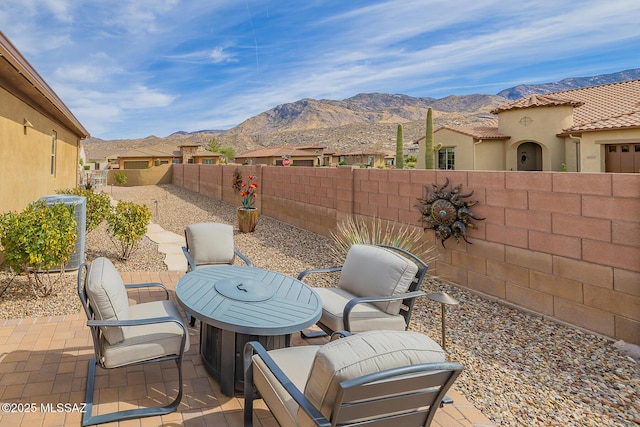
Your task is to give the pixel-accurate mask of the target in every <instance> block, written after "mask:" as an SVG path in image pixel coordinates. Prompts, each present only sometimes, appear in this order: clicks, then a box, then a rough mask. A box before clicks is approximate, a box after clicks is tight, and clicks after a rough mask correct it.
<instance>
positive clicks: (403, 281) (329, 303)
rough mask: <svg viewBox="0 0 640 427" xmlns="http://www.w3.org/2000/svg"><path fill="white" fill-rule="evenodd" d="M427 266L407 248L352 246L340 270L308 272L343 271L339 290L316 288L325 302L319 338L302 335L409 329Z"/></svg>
mask: <svg viewBox="0 0 640 427" xmlns="http://www.w3.org/2000/svg"><path fill="white" fill-rule="evenodd" d="M427 268H428V266H427V264H425V263H424V262H423V261H422V260H421V259H420V258H419V257H417V256H416V255H414V254H412V253H411V252H408V251H406V250H404V249H401V248H398V247H395V246H390V245H382V244H381V245H359V244H357V245H353V246H351V248H350V249H349V251H348V252H347V257H346V259H345V261H344V265H343V266H342V267H334V268H323V269H314V270H305V271H303V272H301V273H300V274H299V275H298V280H302V279H303V278H304V277H305V276H306V275H308V274H310V273H330V272H340V278H339V279H338V287H337V288H336V287H333V288H321V287H314V288H313V289H314V290H315V291H316V292H317V293H318V294H319V295H320V298H321V299H322V317H321V318H320V320H319V321H318V323H317V325H318V326H319V327H320V329H322V331H318V332H320V334H318V333H313V332H311V333H303V336H304V337H305V338H310V337H314V336H319V335H322V334H324V333H329V334H330V333H331V332H333V331H339V330H346V331H349V332H362V331H368V330H375V329H387V330H397V331H403V330H406V329H407V328H408V327H409V322H410V321H411V312H412V310H413V305H414V302H415V299H416V298H417V297H419V296H422V295H425V293H424V292H423V291H421V290H420V286H421V284H422V281H423V279H424V277H425V275H426V273H427Z"/></svg>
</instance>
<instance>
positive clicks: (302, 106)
mask: <svg viewBox="0 0 640 427" xmlns="http://www.w3.org/2000/svg"><path fill="white" fill-rule="evenodd" d="M637 78H640V69H634V70H626V71H621V72H619V73H612V74H604V75H600V76H593V77H572V78H567V79H564V80H561V81H559V82H556V83H545V84H535V85H519V86H515V87H512V88H509V89H505V90H503V91H501V92H499V93H498V94H497V95H484V94H475V95H465V96H455V95H451V96H447V97H445V98H441V99H435V98H414V97H411V96H408V95H402V94H385V93H361V94H358V95H355V96H353V97H351V98H347V99H344V100H341V101H338V100H330V99H319V100H316V99H311V98H306V99H301V100H299V101H296V102H291V103H287V104H281V105H278V106H276V107H274V108H272V109H270V110H267V111H265V112H263V113H260V114H258V115H256V116H254V117H251V118H249V119H247V120H245V121H244V122H242V123H241V124H239V125H238V126H236V127H234V128H233V129H230V130H228V131H221V130H201V131H196V132H185V131H178V132H174V133H173V134H171V135H169V136H168V137H165V138H160V137H155V136H150V137H147V138H143V139H132V140H112V141H103V140H100V139H98V138H89V139H88V140H86V141H85V142H84V144H85V150H86V151H87V152H89V155H90V153H91V151H92V150H106V149H109V150H113V151H114V152H122V151H126V150H131V149H133V148H139V147H143V146H149V145H157V144H175V145H182V144H200V145H207V144H208V143H209V142H210V141H211V139H212V138H213V137H214V136H215V137H217V138H218V141H219V142H220V144H222V145H223V146H232V147H234V148H235V150H236V153H238V154H240V153H243V152H246V151H249V150H254V149H257V148H261V147H267V146H273V145H284V144H287V145H311V144H313V145H324V146H327V147H329V148H330V149H333V150H338V151H350V150H360V149H362V148H371V147H379V148H387V149H393V148H394V147H395V140H396V128H397V125H398V123H402V124H403V126H404V138H405V143H410V142H411V141H414V140H416V139H418V138H420V137H421V136H422V135H424V127H425V123H424V121H425V117H426V113H427V109H428V108H429V107H431V108H433V110H434V122H435V126H436V127H439V126H443V125H469V124H474V123H481V122H484V121H486V120H487V119H491V118H494V117H495V116H493V115H492V114H490V111H491V110H492V109H494V108H495V107H497V106H499V105H502V104H504V103H506V102H509V101H510V100H512V99H518V98H521V97H524V96H528V95H531V94H533V93H549V92H559V91H565V90H570V89H577V88H581V87H587V86H595V85H601V84H607V83H613V82H617V81H625V80H632V79H637Z"/></svg>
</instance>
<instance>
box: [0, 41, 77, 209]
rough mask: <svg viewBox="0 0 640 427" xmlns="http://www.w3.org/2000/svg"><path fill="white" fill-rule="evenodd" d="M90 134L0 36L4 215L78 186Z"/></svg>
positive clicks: (0, 150)
mask: <svg viewBox="0 0 640 427" xmlns="http://www.w3.org/2000/svg"><path fill="white" fill-rule="evenodd" d="M88 136H89V132H87V130H86V129H85V128H84V126H82V124H81V123H80V122H79V121H78V119H77V118H76V117H75V116H74V115H73V113H71V111H70V110H69V108H67V106H66V105H65V104H64V103H63V102H62V100H61V99H60V98H59V97H58V95H56V93H55V92H54V91H53V90H52V89H51V87H49V85H48V84H47V83H46V82H45V81H44V79H43V78H42V77H41V76H40V75H39V74H38V72H37V71H36V70H35V69H34V68H33V67H32V66H31V64H29V62H28V61H27V60H26V59H25V58H24V56H22V54H21V53H20V52H19V51H18V49H16V47H15V46H14V45H13V44H12V43H11V42H10V41H9V39H8V38H7V37H6V36H5V35H4V34H3V33H2V32H0V159H2V167H0V182H2V191H0V212H8V211H19V210H22V209H23V208H24V207H25V206H26V205H28V204H29V203H31V202H32V201H34V200H37V199H39V198H40V197H42V196H45V195H49V194H54V193H55V191H56V190H58V189H62V188H73V187H75V186H76V185H77V184H78V179H79V174H78V165H79V161H80V141H81V140H83V139H85V138H87V137H88Z"/></svg>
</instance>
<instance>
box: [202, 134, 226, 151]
mask: <svg viewBox="0 0 640 427" xmlns="http://www.w3.org/2000/svg"><path fill="white" fill-rule="evenodd" d="M221 148H222V146H221V145H220V142H218V137H216V136H214V137H213V138H211V141H210V142H209V145H207V148H206V149H207V151H211V152H212V153H220V149H221Z"/></svg>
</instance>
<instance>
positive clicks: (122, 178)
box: [113, 172, 127, 187]
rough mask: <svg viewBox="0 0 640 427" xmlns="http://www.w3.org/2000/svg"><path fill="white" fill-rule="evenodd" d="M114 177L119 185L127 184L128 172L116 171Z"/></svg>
mask: <svg viewBox="0 0 640 427" xmlns="http://www.w3.org/2000/svg"><path fill="white" fill-rule="evenodd" d="M113 179H114V180H115V181H116V184H117V185H119V186H121V187H122V186H124V185H126V184H127V173H126V172H116V173H114V174H113Z"/></svg>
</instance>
